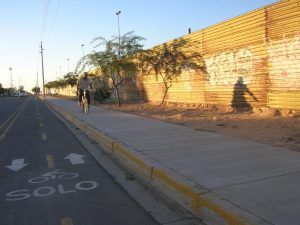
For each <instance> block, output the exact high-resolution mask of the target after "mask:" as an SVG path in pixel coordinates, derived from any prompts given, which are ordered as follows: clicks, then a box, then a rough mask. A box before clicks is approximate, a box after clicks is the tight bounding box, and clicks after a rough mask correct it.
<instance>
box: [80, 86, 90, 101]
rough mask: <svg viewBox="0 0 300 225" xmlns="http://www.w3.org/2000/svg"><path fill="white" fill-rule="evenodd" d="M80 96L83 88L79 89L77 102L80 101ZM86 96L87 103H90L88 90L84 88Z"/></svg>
mask: <svg viewBox="0 0 300 225" xmlns="http://www.w3.org/2000/svg"><path fill="white" fill-rule="evenodd" d="M82 96H83V90H82V89H79V95H78V102H81V98H82ZM86 98H87V101H88V103H89V104H90V92H89V91H88V90H86Z"/></svg>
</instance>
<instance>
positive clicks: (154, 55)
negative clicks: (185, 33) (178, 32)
mask: <svg viewBox="0 0 300 225" xmlns="http://www.w3.org/2000/svg"><path fill="white" fill-rule="evenodd" d="M187 45H188V43H187V41H186V40H184V39H177V40H175V41H173V42H172V43H171V44H166V43H165V44H163V45H162V46H158V47H156V48H153V49H151V50H146V51H144V52H142V53H141V54H139V56H138V61H139V72H140V73H141V74H143V75H144V76H148V75H153V73H154V74H155V76H156V77H158V76H159V77H160V78H161V79H162V81H163V84H164V87H165V91H164V95H163V99H162V102H161V104H163V103H164V102H165V100H166V97H167V94H168V90H169V89H170V88H171V87H172V85H173V82H174V81H176V79H177V78H178V77H179V76H180V75H181V73H182V71H183V70H184V69H187V68H189V69H191V68H193V69H203V68H204V63H201V65H200V64H199V63H198V62H202V61H203V59H202V57H201V56H200V55H199V54H192V55H186V53H185V52H184V51H183V50H182V49H184V48H185V46H187ZM194 61H195V62H194Z"/></svg>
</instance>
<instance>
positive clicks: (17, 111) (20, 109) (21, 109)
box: [0, 102, 27, 142]
mask: <svg viewBox="0 0 300 225" xmlns="http://www.w3.org/2000/svg"><path fill="white" fill-rule="evenodd" d="M26 103H27V102H26ZM25 105H26V104H25V103H24V104H23V105H21V106H22V108H21V107H19V108H18V109H17V110H16V111H15V112H14V113H13V117H10V118H12V119H11V122H10V124H9V125H8V126H7V127H6V129H5V130H4V131H3V133H2V134H1V135H0V142H1V141H2V140H3V139H4V138H5V137H6V134H7V132H8V131H9V130H10V128H11V127H12V125H13V124H14V123H15V121H16V120H17V118H18V117H19V115H20V114H21V112H22V111H23V109H24V108H25ZM10 118H9V119H10ZM9 119H8V120H6V121H5V122H4V124H2V125H1V127H0V129H1V128H2V126H4V125H5V124H6V123H7V122H8V121H9Z"/></svg>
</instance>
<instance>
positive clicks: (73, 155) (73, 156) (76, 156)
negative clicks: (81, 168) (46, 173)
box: [65, 153, 85, 165]
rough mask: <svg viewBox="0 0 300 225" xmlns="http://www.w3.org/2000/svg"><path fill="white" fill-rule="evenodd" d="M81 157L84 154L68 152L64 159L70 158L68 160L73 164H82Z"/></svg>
mask: <svg viewBox="0 0 300 225" xmlns="http://www.w3.org/2000/svg"><path fill="white" fill-rule="evenodd" d="M83 157H85V156H84V155H79V154H76V153H70V154H69V155H67V156H66V157H65V159H68V160H70V162H71V163H72V164H73V165H74V164H82V163H85V161H84V160H83V159H82V158H83Z"/></svg>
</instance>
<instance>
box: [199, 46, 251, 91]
mask: <svg viewBox="0 0 300 225" xmlns="http://www.w3.org/2000/svg"><path fill="white" fill-rule="evenodd" d="M204 60H205V65H206V68H207V73H208V80H209V83H210V84H211V85H233V84H235V83H236V81H237V80H238V79H239V78H240V77H242V78H243V81H244V84H249V83H250V82H251V80H252V77H253V74H252V73H253V59H252V52H251V50H250V49H248V48H243V49H239V50H237V51H233V52H222V53H220V54H218V55H214V56H211V57H210V58H205V59H204Z"/></svg>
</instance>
